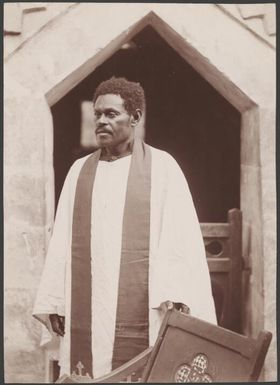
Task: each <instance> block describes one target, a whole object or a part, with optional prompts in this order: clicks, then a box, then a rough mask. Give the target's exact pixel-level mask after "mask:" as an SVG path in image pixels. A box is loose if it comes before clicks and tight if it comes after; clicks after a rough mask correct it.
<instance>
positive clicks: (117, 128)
mask: <svg viewBox="0 0 280 385" xmlns="http://www.w3.org/2000/svg"><path fill="white" fill-rule="evenodd" d="M94 115H95V121H96V129H95V133H96V139H97V144H98V146H99V147H115V146H118V145H119V144H121V143H124V142H129V141H130V139H131V138H132V136H133V124H132V122H133V117H132V115H130V114H128V112H127V111H126V109H125V108H124V105H123V99H122V98H121V97H120V96H119V95H114V94H106V95H100V96H98V98H97V99H96V101H95V104H94Z"/></svg>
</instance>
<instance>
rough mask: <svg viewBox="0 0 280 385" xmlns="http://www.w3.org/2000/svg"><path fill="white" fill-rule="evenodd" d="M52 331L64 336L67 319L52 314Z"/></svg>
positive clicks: (50, 316)
mask: <svg viewBox="0 0 280 385" xmlns="http://www.w3.org/2000/svg"><path fill="white" fill-rule="evenodd" d="M49 318H50V321H51V325H52V330H53V331H54V332H55V333H56V334H57V335H59V336H61V337H63V336H64V333H65V331H64V325H65V317H62V316H60V315H58V314H50V315H49Z"/></svg>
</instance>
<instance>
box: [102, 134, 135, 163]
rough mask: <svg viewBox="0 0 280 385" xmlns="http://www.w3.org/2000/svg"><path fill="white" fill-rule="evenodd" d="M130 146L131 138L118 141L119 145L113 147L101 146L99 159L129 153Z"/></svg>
mask: <svg viewBox="0 0 280 385" xmlns="http://www.w3.org/2000/svg"><path fill="white" fill-rule="evenodd" d="M132 148H133V139H132V140H130V141H128V142H124V143H120V144H119V145H117V146H114V147H109V146H108V147H102V149H101V156H100V159H107V158H110V157H116V158H121V157H123V156H126V155H129V154H131V153H132Z"/></svg>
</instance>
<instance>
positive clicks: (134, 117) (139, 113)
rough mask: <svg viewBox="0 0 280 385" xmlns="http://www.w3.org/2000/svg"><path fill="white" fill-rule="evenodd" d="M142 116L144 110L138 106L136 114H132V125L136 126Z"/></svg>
mask: <svg viewBox="0 0 280 385" xmlns="http://www.w3.org/2000/svg"><path fill="white" fill-rule="evenodd" d="M141 116H142V111H141V110H140V109H139V108H137V109H136V110H135V112H134V114H133V115H132V119H131V125H132V126H136V125H137V124H138V123H139V121H140V119H141Z"/></svg>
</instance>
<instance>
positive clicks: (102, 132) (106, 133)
mask: <svg viewBox="0 0 280 385" xmlns="http://www.w3.org/2000/svg"><path fill="white" fill-rule="evenodd" d="M95 133H96V135H102V134H103V135H104V134H105V135H112V133H111V132H110V131H107V130H104V129H102V128H99V129H97V130H96V131H95Z"/></svg>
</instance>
